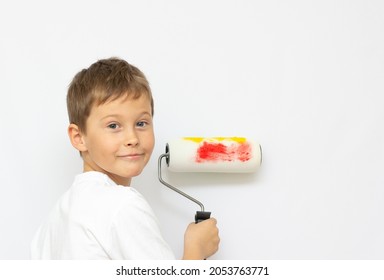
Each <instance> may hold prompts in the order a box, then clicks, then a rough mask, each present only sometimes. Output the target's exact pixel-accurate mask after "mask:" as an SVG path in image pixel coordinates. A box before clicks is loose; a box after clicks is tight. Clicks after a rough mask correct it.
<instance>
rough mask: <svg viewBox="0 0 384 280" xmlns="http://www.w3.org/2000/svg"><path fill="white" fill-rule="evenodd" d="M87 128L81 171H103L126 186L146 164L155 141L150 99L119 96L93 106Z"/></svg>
mask: <svg viewBox="0 0 384 280" xmlns="http://www.w3.org/2000/svg"><path fill="white" fill-rule="evenodd" d="M86 127H87V129H86V134H83V135H82V138H83V141H84V146H85V147H86V150H85V151H82V156H83V160H84V171H99V172H103V173H105V174H107V175H108V176H109V177H110V178H111V179H112V180H114V181H115V182H116V183H117V184H120V185H125V186H128V185H129V184H130V182H131V178H132V177H134V176H137V175H139V174H140V173H141V171H142V170H143V168H144V167H145V165H146V164H147V163H148V160H149V158H150V156H151V154H152V151H153V147H154V143H155V139H154V133H153V123H152V114H151V103H150V101H149V99H148V98H147V97H146V96H141V97H140V98H139V99H131V98H124V97H122V98H119V99H117V100H114V101H111V102H107V103H105V104H102V105H100V106H94V107H93V108H92V110H91V113H90V115H89V117H88V119H87V122H86Z"/></svg>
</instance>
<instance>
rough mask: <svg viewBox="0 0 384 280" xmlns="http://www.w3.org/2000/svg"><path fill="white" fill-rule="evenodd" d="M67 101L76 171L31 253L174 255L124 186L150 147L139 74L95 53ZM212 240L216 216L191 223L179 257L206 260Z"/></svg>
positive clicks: (146, 97) (148, 105)
mask: <svg viewBox="0 0 384 280" xmlns="http://www.w3.org/2000/svg"><path fill="white" fill-rule="evenodd" d="M67 107H68V115H69V121H70V125H69V127H68V135H69V138H70V141H71V144H72V145H73V147H75V148H76V149H77V150H78V151H80V155H81V158H82V160H83V173H82V174H79V175H77V176H76V178H75V180H74V183H73V185H72V186H71V188H70V189H69V190H68V191H67V192H66V193H65V194H64V195H63V196H62V197H61V199H60V200H59V201H58V203H57V204H56V206H55V207H54V209H53V211H52V212H51V214H50V216H49V219H48V221H47V222H46V223H45V224H44V225H43V226H42V227H40V229H39V230H38V232H37V233H36V236H35V238H34V240H33V242H32V246H31V255H32V259H173V258H174V255H173V252H172V251H171V250H170V248H169V246H168V244H167V243H166V242H165V241H164V239H163V237H162V236H161V233H160V230H159V226H158V224H157V222H156V218H155V215H154V213H153V211H152V209H151V208H150V207H149V205H148V204H147V202H146V201H145V199H144V198H143V196H141V195H140V194H139V193H138V192H137V191H136V190H135V189H134V188H132V187H129V185H130V183H131V178H132V177H134V176H137V175H139V174H140V173H141V172H142V170H143V168H144V167H145V165H146V164H147V162H148V160H149V158H150V156H151V153H152V151H153V147H154V132H153V122H152V117H153V99H152V94H151V90H150V87H149V84H148V81H147V80H146V78H145V76H144V74H143V73H142V72H141V71H140V70H139V69H137V68H136V67H134V66H132V65H130V64H129V63H127V62H126V61H124V60H121V59H118V58H110V59H104V60H99V61H97V62H96V63H94V64H92V65H91V66H90V67H89V68H88V69H84V70H82V71H80V72H79V73H78V74H77V75H76V76H75V77H74V79H73V81H72V82H71V84H70V86H69V89H68V95H67ZM218 244H219V236H218V229H217V227H216V220H215V219H213V218H212V219H209V220H206V221H203V222H201V223H199V224H190V225H189V226H188V227H187V229H186V231H185V235H184V254H183V259H205V258H207V257H209V256H211V255H213V254H214V253H215V252H216V251H217V249H218Z"/></svg>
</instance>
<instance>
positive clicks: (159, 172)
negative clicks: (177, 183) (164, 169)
mask: <svg viewBox="0 0 384 280" xmlns="http://www.w3.org/2000/svg"><path fill="white" fill-rule="evenodd" d="M164 157H166V158H168V157H169V154H168V153H166V154H162V155H161V156H160V157H159V163H158V177H159V181H160V182H161V183H162V184H163V185H164V186H166V187H168V188H170V189H171V190H173V191H175V192H177V193H179V194H181V195H182V196H184V197H185V198H188V199H189V200H191V201H193V202H194V203H196V204H197V205H199V206H200V208H201V211H202V212H204V205H203V203H201V202H200V201H198V200H197V199H195V198H193V197H192V196H190V195H188V194H186V193H185V192H183V191H181V190H179V189H177V188H176V187H174V186H172V185H170V184H168V183H167V182H165V181H164V180H163V177H162V176H161V161H162V159H163V158H164Z"/></svg>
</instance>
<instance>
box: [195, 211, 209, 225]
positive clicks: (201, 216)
mask: <svg viewBox="0 0 384 280" xmlns="http://www.w3.org/2000/svg"><path fill="white" fill-rule="evenodd" d="M210 217H211V212H205V211H196V215H195V224H197V223H200V222H202V221H204V220H208V219H209V218H210Z"/></svg>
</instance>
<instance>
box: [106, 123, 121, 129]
mask: <svg viewBox="0 0 384 280" xmlns="http://www.w3.org/2000/svg"><path fill="white" fill-rule="evenodd" d="M118 127H119V126H118V124H117V123H111V124H109V125H108V128H111V129H116V128H118Z"/></svg>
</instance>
